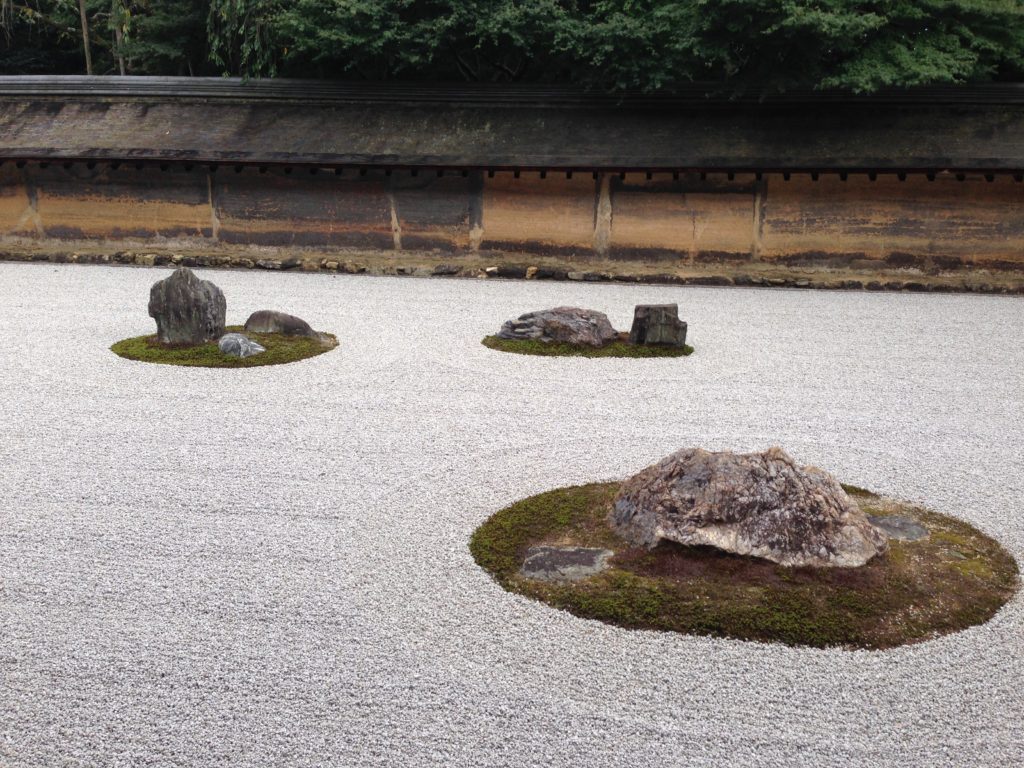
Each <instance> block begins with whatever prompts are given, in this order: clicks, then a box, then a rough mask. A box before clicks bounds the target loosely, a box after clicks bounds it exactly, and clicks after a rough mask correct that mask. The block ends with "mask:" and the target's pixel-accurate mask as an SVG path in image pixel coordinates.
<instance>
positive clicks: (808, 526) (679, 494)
mask: <svg viewBox="0 0 1024 768" xmlns="http://www.w3.org/2000/svg"><path fill="white" fill-rule="evenodd" d="M609 522H610V523H611V525H612V526H613V527H614V528H615V530H616V531H617V532H618V533H619V534H620V535H621V536H623V537H624V538H626V539H627V540H628V541H631V542H632V543H634V544H637V545H641V546H644V547H648V548H651V547H654V546H656V545H657V544H658V543H659V542H661V541H674V542H677V543H679V544H684V545H691V546H711V547H716V548H718V549H721V550H724V551H726V552H732V553H735V554H738V555H749V556H753V557H761V558H765V559H767V560H771V561H773V562H776V563H779V564H780V565H786V566H838V567H856V566H860V565H864V564H865V563H866V562H868V561H869V560H870V559H871V558H872V557H874V556H875V555H877V554H879V553H880V552H883V551H885V549H886V546H887V545H886V537H885V536H884V535H883V534H882V533H881V532H880V531H878V530H877V529H876V528H875V527H874V526H873V525H872V524H871V523H870V522H869V521H868V519H867V516H866V515H865V514H864V513H863V512H862V511H861V510H860V509H859V508H858V507H857V506H856V505H855V504H854V503H853V502H852V501H850V499H849V497H848V496H847V495H846V492H845V491H844V490H843V489H842V487H841V486H840V485H839V483H838V482H837V481H836V480H835V478H833V477H832V476H831V475H830V474H828V473H827V472H825V471H823V470H821V469H817V468H816V467H803V466H800V465H798V464H797V463H796V462H795V461H794V460H793V459H792V458H790V457H789V456H788V455H787V454H786V453H785V452H784V451H783V450H782V449H781V448H770V449H769V450H767V451H764V452H761V453H749V454H740V453H732V452H729V451H724V452H719V453H713V452H710V451H705V450H702V449H700V448H691V449H684V450H681V451H678V452H676V453H674V454H672V455H671V456H668V457H667V458H665V459H662V460H661V461H660V462H658V463H657V464H654V465H653V466H650V467H648V468H647V469H645V470H643V471H642V472H640V473H639V474H637V475H634V476H633V477H632V478H630V479H629V480H627V481H626V482H625V483H624V484H623V486H622V489H621V490H620V492H619V494H618V495H617V496H616V498H615V502H614V505H613V508H612V512H611V513H610V516H609Z"/></svg>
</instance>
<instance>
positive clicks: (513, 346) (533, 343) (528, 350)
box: [481, 336, 693, 357]
mask: <svg viewBox="0 0 1024 768" xmlns="http://www.w3.org/2000/svg"><path fill="white" fill-rule="evenodd" d="M481 343H482V344H483V345H484V346H485V347H488V348H490V349H497V350H499V351H501V352H515V353H517V354H520V355H538V356H540V357H684V356H686V355H692V354H693V347H691V346H689V345H686V346H685V347H669V346H653V345H645V344H630V343H629V342H627V341H613V342H612V343H610V344H606V345H605V346H603V347H591V346H588V345H585V344H560V343H558V342H550V343H547V342H543V341H537V340H535V339H523V340H519V339H501V338H498V337H497V336H487V337H485V338H484V340H483V341H482V342H481Z"/></svg>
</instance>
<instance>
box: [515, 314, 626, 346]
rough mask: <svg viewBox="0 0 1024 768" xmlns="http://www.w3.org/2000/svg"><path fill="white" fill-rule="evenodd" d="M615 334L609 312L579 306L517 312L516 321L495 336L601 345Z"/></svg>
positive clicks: (610, 339)
mask: <svg viewBox="0 0 1024 768" xmlns="http://www.w3.org/2000/svg"><path fill="white" fill-rule="evenodd" d="M617 337H618V333H617V332H616V330H615V329H614V328H612V324H611V323H610V322H609V321H608V315H606V314H604V313H603V312H595V311H594V310H592V309H580V308H578V307H555V308H554V309H545V310H542V311H540V312H527V313H526V314H525V315H520V316H519V319H518V320H508V321H506V322H505V324H504V325H503V326H501V330H500V331H498V338H501V339H517V340H525V339H538V340H540V341H543V342H552V341H557V342H562V343H564V344H583V345H587V346H591V347H603V346H604V345H605V344H607V343H608V342H610V341H613V340H614V339H615V338H617Z"/></svg>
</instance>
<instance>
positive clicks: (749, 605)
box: [470, 482, 1019, 649]
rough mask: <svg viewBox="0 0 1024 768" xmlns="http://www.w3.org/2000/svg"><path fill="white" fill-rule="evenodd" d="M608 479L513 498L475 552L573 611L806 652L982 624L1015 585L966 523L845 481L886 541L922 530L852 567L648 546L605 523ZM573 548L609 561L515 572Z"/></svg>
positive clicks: (499, 575) (494, 570)
mask: <svg viewBox="0 0 1024 768" xmlns="http://www.w3.org/2000/svg"><path fill="white" fill-rule="evenodd" d="M620 486H621V483H617V482H616V483H599V484H593V485H584V486H578V487H569V488H559V489H557V490H553V491H549V492H547V493H542V494H539V495H537V496H531V497H529V498H527V499H523V500H521V501H518V502H516V503H515V504H513V505H511V506H510V507H507V508H505V509H503V510H501V511H499V512H497V513H496V514H494V515H493V516H492V517H490V518H489V519H488V520H487V521H486V522H484V524H483V525H481V526H480V527H479V528H478V529H477V530H476V532H475V533H474V534H473V537H472V539H471V542H470V550H471V551H472V554H473V557H474V558H475V560H476V562H477V563H478V564H479V565H480V566H481V567H482V568H484V569H485V570H486V571H488V572H489V573H490V574H491V575H492V576H493V577H494V578H495V579H496V580H497V581H498V583H499V584H501V586H503V587H504V588H505V589H507V590H509V591H512V592H516V593H519V594H522V595H526V596H528V597H531V598H534V599H536V600H540V601H542V602H544V603H547V604H549V605H551V606H554V607H556V608H560V609H562V610H565V611H568V612H569V613H572V614H574V615H576V616H580V617H583V618H588V619H597V620H599V621H603V622H606V623H608V624H614V625H616V626H620V627H625V628H628V629H654V630H662V631H671V632H679V633H684V634H690V635H708V636H714V637H729V638H736V639H741V640H752V641H759V642H774V643H784V644H786V645H792V646H810V647H816V648H828V647H846V648H864V649H884V648H893V647H895V646H899V645H904V644H907V643H914V642H920V641H923V640H928V639H930V638H933V637H937V636H939V635H944V634H948V633H950V632H956V631H958V630H961V629H965V628H967V627H970V626H974V625H976V624H982V623H984V622H986V621H988V620H989V619H990V618H991V617H992V616H993V615H994V614H995V613H996V612H997V611H998V610H999V609H1000V608H1001V607H1002V606H1003V605H1004V604H1005V603H1006V602H1007V601H1008V600H1009V599H1010V597H1012V596H1013V594H1014V593H1015V592H1016V590H1017V587H1018V583H1019V576H1018V569H1017V564H1016V562H1015V561H1014V559H1013V557H1012V556H1011V555H1010V554H1009V553H1008V552H1007V551H1006V550H1005V549H1003V547H1002V546H1000V544H999V543H998V542H996V541H995V540H994V539H992V538H990V537H988V536H986V535H985V534H983V533H982V532H981V531H979V530H977V529H976V528H974V527H972V526H970V525H968V524H967V523H964V522H963V521H960V520H956V519H954V518H951V517H947V516H944V515H940V514H937V513H935V512H933V511H930V510H927V509H924V508H922V507H919V506H915V505H912V504H908V503H905V502H901V501H897V500H895V499H891V498H888V497H884V496H880V495H877V494H874V493H871V492H870V491H866V490H863V489H860V488H856V487H853V486H843V487H844V489H845V490H846V491H847V493H848V495H849V496H850V498H851V500H852V501H853V502H854V503H855V504H856V505H857V506H859V507H860V508H861V510H863V511H864V512H865V514H867V515H869V516H870V518H871V519H872V521H873V522H874V523H875V524H876V525H877V526H879V527H883V529H884V528H885V527H886V526H887V519H888V527H890V528H892V529H893V530H894V531H895V535H898V533H899V528H900V527H901V526H902V527H907V526H910V527H912V528H915V529H917V530H920V529H921V528H923V529H924V530H925V531H927V535H925V536H924V538H919V539H917V540H910V539H906V540H904V539H901V538H890V540H889V547H888V550H887V551H886V552H885V553H883V554H881V555H878V556H876V557H875V558H873V559H872V560H871V561H869V562H868V563H867V564H866V565H863V566H860V567H857V568H811V567H805V568H793V567H785V566H780V565H777V564H775V563H772V562H769V561H768V560H762V559H758V558H752V557H742V556H738V555H732V554H728V553H725V552H722V551H720V550H716V549H712V548H710V547H684V546H681V545H678V544H674V543H668V542H662V543H661V544H659V545H658V546H656V547H655V548H654V549H651V550H647V549H644V548H640V547H636V546H633V545H631V544H629V543H628V542H626V541H625V540H623V539H622V538H620V537H619V536H618V535H617V534H616V533H615V532H614V531H613V530H612V528H611V527H610V526H609V525H608V523H607V517H608V513H609V512H610V511H611V506H612V502H613V500H614V498H615V496H616V494H617V493H618V491H619V488H620ZM577 547H578V548H587V549H586V550H577V551H587V552H604V553H605V554H606V555H608V556H607V557H606V558H604V559H603V560H602V565H603V568H604V569H603V570H597V571H596V572H595V573H593V574H592V575H589V576H587V577H586V578H581V579H579V580H575V581H569V580H559V579H542V578H535V577H531V576H527V575H525V573H524V561H525V560H527V557H528V554H529V553H531V552H541V551H544V552H550V551H552V550H554V551H561V552H572V551H574V548H577ZM531 548H537V549H531ZM605 561H606V563H605Z"/></svg>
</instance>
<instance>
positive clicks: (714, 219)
mask: <svg viewBox="0 0 1024 768" xmlns="http://www.w3.org/2000/svg"><path fill="white" fill-rule="evenodd" d="M717 176H719V175H717V174H716V175H715V176H711V177H708V178H706V179H703V180H702V179H701V178H700V175H699V174H688V175H686V176H683V177H681V178H680V179H673V177H672V174H652V178H651V179H647V178H646V175H645V174H642V173H631V174H630V173H628V174H626V175H625V177H624V178H620V177H618V176H616V177H615V178H614V179H613V193H612V194H613V200H614V202H613V216H614V223H613V226H612V252H613V254H642V253H643V252H645V251H647V252H651V253H652V254H662V256H663V257H664V256H665V255H667V254H671V253H675V254H678V256H679V258H682V259H688V260H689V261H690V262H693V261H695V260H697V259H698V258H699V257H700V255H701V254H706V253H727V254H736V255H742V254H746V255H749V254H751V253H752V251H753V247H754V244H753V239H752V232H753V230H752V216H753V193H752V188H753V186H752V185H753V182H754V178H753V175H748V176H745V177H737V178H736V179H734V180H732V181H730V180H728V178H727V176H726V175H725V174H720V176H721V178H717Z"/></svg>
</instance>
